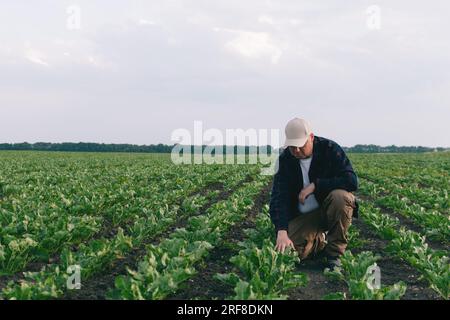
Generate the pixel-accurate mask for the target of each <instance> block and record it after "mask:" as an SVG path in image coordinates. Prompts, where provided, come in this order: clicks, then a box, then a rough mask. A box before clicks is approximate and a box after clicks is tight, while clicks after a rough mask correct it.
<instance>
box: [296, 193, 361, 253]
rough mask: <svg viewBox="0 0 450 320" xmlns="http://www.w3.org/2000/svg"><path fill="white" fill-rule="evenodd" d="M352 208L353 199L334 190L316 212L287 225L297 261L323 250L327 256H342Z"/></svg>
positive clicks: (348, 194) (302, 215)
mask: <svg viewBox="0 0 450 320" xmlns="http://www.w3.org/2000/svg"><path fill="white" fill-rule="evenodd" d="M354 208H355V196H354V195H353V194H352V193H350V192H347V191H345V190H341V189H336V190H333V191H332V192H330V194H329V195H328V196H327V197H326V198H325V201H324V202H323V204H322V205H321V206H320V207H319V208H318V209H316V210H314V211H312V212H309V213H306V214H300V216H298V217H296V218H294V219H292V220H291V221H289V226H288V236H289V238H290V239H291V240H292V242H293V243H294V246H295V249H296V250H297V252H298V253H299V255H300V259H306V258H307V257H314V256H316V255H317V254H318V253H319V252H321V251H322V250H324V253H325V254H326V255H328V256H333V257H336V256H339V255H342V254H343V253H344V251H345V249H346V248H347V244H348V237H347V231H348V228H349V227H350V225H351V222H352V215H353V209H354ZM325 232H326V233H327V235H326V236H325Z"/></svg>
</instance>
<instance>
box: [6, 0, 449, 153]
mask: <svg viewBox="0 0 450 320" xmlns="http://www.w3.org/2000/svg"><path fill="white" fill-rule="evenodd" d="M73 5H75V7H74V6H73ZM372 5H375V7H371V6H372ZM78 9H79V10H78ZM378 10H379V11H378ZM78 11H79V13H80V15H78ZM449 12H450V2H448V1H444V0H442V1H438V0H434V1H432V2H425V1H418V0H417V1H412V0H408V1H398V0H397V1H361V0H359V1H342V0H328V1H325V0H324V1H317V0H315V1H299V0H284V1H281V0H280V1H272V0H267V1H264V0H246V1H242V0H185V1H181V0H160V1H159V0H149V1H144V0H134V1H133V0H127V1H125V0H124V1H112V0H96V1H94V0H78V1H77V0H73V1H62V0H41V1H25V0H14V1H12V0H10V1H5V0H0V21H1V22H0V23H1V28H0V39H1V41H0V120H1V123H0V142H23V141H28V142H37V141H49V142H62V141H73V142H78V141H92V142H105V143H136V144H151V143H159V142H161V143H171V141H170V138H171V133H172V132H173V131H174V130H175V129H177V128H186V129H189V130H193V126H194V120H200V121H203V126H204V128H205V129H208V128H218V129H220V130H224V129H227V128H228V129H234V128H242V129H248V128H254V129H276V128H278V129H281V130H284V126H285V124H286V122H287V121H288V120H289V119H291V118H293V117H303V118H305V119H308V120H309V121H310V122H311V125H312V127H313V130H314V132H315V133H316V134H317V135H320V136H325V137H328V138H331V139H333V140H335V141H336V142H338V143H340V144H341V145H344V146H351V145H354V144H358V143H362V144H369V143H373V144H381V145H390V144H397V145H426V146H446V147H447V146H450V143H449V138H450V126H449V119H450V42H449V41H448V39H449V30H450V19H449V18H448V17H449ZM78 22H80V23H79V24H78Z"/></svg>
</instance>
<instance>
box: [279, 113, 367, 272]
mask: <svg viewBox="0 0 450 320" xmlns="http://www.w3.org/2000/svg"><path fill="white" fill-rule="evenodd" d="M284 147H285V149H284V151H283V152H282V153H281V155H280V156H279V167H278V171H277V173H276V174H275V177H274V181H273V188H272V194H271V200H270V215H271V218H272V222H273V224H274V225H275V228H276V232H277V243H276V249H277V250H278V251H281V252H284V250H285V249H286V248H287V247H292V248H295V249H296V250H297V251H298V253H299V255H300V258H301V259H305V258H307V257H315V256H317V254H318V253H319V252H320V253H321V255H322V254H324V256H325V257H326V258H327V267H329V268H330V269H333V268H334V267H336V266H340V260H339V256H340V255H342V254H343V253H344V251H345V249H346V247H347V242H348V238H347V231H348V228H349V227H350V224H351V221H352V217H353V216H355V217H357V214H358V204H357V202H356V199H355V196H354V195H353V194H352V193H351V192H352V191H356V189H357V187H358V181H357V177H356V174H355V172H354V171H353V168H352V165H351V163H350V160H349V159H348V158H347V156H346V155H345V153H344V151H343V150H342V148H341V147H340V146H339V145H338V144H336V143H335V142H333V141H331V140H328V139H325V138H322V137H317V136H314V134H313V133H312V131H311V128H310V126H309V124H308V123H307V122H306V121H305V120H303V119H298V118H295V119H293V120H291V121H289V123H288V124H287V126H286V143H285V145H284Z"/></svg>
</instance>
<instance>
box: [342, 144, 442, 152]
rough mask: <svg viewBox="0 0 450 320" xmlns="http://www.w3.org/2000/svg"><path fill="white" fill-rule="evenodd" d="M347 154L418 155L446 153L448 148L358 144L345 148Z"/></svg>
mask: <svg viewBox="0 0 450 320" xmlns="http://www.w3.org/2000/svg"><path fill="white" fill-rule="evenodd" d="M343 149H344V151H345V152H354V153H416V152H434V151H446V150H448V149H446V148H440V147H439V148H429V147H421V146H400V147H398V146H394V145H391V146H387V147H381V146H377V145H374V144H357V145H355V146H353V147H344V148H343Z"/></svg>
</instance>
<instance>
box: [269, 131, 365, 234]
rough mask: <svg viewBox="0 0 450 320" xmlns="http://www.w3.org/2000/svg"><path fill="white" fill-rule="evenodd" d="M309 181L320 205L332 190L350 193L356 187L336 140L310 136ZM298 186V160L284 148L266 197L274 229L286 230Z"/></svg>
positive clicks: (300, 181)
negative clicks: (311, 156)
mask: <svg viewBox="0 0 450 320" xmlns="http://www.w3.org/2000/svg"><path fill="white" fill-rule="evenodd" d="M309 181H310V182H311V183H312V182H314V184H315V186H316V187H315V191H314V195H315V197H316V199H317V201H318V202H319V204H320V205H322V203H323V201H324V200H325V198H326V197H327V195H328V194H329V193H330V192H331V191H332V190H335V189H344V190H347V191H349V192H352V191H356V190H357V188H358V179H357V177H356V174H355V172H354V171H353V167H352V165H351V163H350V160H349V159H348V158H347V156H346V154H345V152H344V150H342V148H341V147H340V146H339V145H338V144H337V143H336V142H334V141H331V140H328V139H325V138H321V137H317V136H315V137H314V147H313V159H312V161H311V167H310V169H309ZM302 189H303V175H302V170H301V168H300V163H299V160H298V159H297V158H295V157H294V156H293V155H292V154H291V152H290V151H289V148H286V149H285V150H284V151H283V152H282V153H281V154H280V156H279V163H278V171H277V173H276V174H275V176H274V179H273V186H272V194H271V199H270V216H271V218H272V222H273V224H274V225H275V228H276V231H278V230H287V229H288V223H289V221H290V220H291V219H293V218H295V217H296V216H297V215H299V214H300V212H299V211H298V195H299V193H300V191H301V190H302ZM357 208H358V204H356V210H355V211H354V212H353V216H355V217H357V216H358V209H357Z"/></svg>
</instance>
